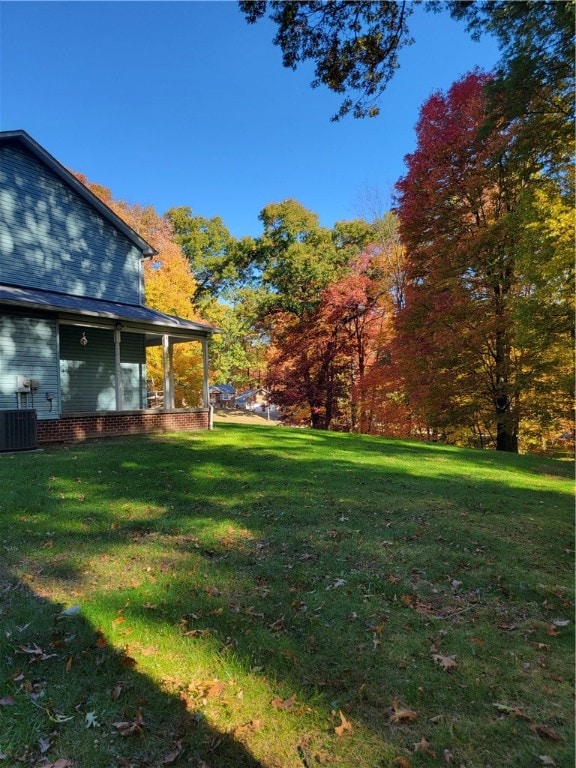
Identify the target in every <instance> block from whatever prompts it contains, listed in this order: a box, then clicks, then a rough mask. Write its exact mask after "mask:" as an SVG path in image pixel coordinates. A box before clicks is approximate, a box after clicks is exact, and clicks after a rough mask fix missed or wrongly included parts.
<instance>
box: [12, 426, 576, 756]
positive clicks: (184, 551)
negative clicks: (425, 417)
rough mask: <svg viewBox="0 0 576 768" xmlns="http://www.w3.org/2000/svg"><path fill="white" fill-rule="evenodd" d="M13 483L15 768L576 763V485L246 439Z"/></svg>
mask: <svg viewBox="0 0 576 768" xmlns="http://www.w3.org/2000/svg"><path fill="white" fill-rule="evenodd" d="M0 483H1V484H2V490H3V494H2V497H1V498H0V515H1V519H2V529H1V532H0V545H1V546H2V547H3V563H2V566H1V569H2V570H1V571H0V574H2V579H3V581H2V584H3V585H4V586H3V587H2V585H1V584H0V600H1V601H2V602H1V603H0V608H1V610H2V615H1V617H0V618H1V621H2V626H3V628H4V634H3V635H2V636H1V637H0V681H1V683H2V684H3V686H4V689H5V690H6V696H7V697H8V698H7V699H6V703H5V704H4V705H0V754H4V756H5V758H4V759H5V761H8V762H7V763H5V764H8V765H11V764H14V765H19V764H26V762H27V763H28V764H32V765H38V766H40V765H42V763H43V762H44V763H45V762H47V761H48V762H49V761H52V762H55V761H56V759H57V758H58V757H60V758H62V759H68V760H72V761H74V765H75V766H76V768H108V766H116V765H118V766H127V765H134V766H141V765H142V766H144V765H146V766H161V765H167V764H173V765H176V766H179V765H196V766H199V765H202V761H203V762H204V764H205V765H208V766H210V768H226V767H227V766H231V767H232V766H239V767H240V766H258V765H259V766H264V767H265V768H280V766H282V767H283V768H302V766H304V768H310V767H311V766H314V765H334V766H339V768H353V767H354V768H356V767H359V768H378V766H380V767H383V766H391V767H392V766H396V765H404V766H406V765H408V766H412V767H413V768H417V767H418V766H427V765H430V766H432V765H439V764H442V762H444V764H447V763H448V762H450V761H451V764H452V765H457V766H460V765H465V766H466V768H476V767H478V768H481V767H482V768H485V766H486V765H506V766H516V767H517V768H525V766H529V765H539V764H540V763H539V761H540V756H541V755H546V756H547V757H549V758H550V760H554V761H555V763H556V765H557V766H563V765H569V764H571V763H572V762H573V749H572V722H573V709H572V682H573V677H572V668H573V667H572V660H573V653H572V650H573V645H572V644H573V621H572V618H573V602H572V600H573V594H572V589H573V578H572V577H573V569H572V560H573V525H572V523H573V514H572V496H573V482H572V467H571V466H570V464H569V463H567V462H559V461H552V460H548V459H542V458H536V457H523V456H507V455H502V454H495V453H488V452H480V451H465V450H459V449H456V448H451V447H446V446H441V445H426V444H419V443H413V442H405V441H391V440H380V439H375V438H370V437H361V436H353V435H338V434H324V433H320V432H312V431H307V430H290V429H281V428H277V427H274V428H268V427H252V426H247V427H238V426H228V425H227V426H225V427H217V429H216V430H214V432H212V433H202V434H200V433H199V434H194V435H182V436H173V437H157V438H146V439H144V438H142V439H126V440H118V441H107V442H102V443H92V444H86V445H82V446H73V447H67V448H54V449H48V450H46V451H43V452H38V453H28V454H13V455H2V456H0ZM76 606H77V607H78V608H79V612H78V613H77V614H75V615H73V616H71V617H61V618H58V614H59V613H60V611H61V610H62V609H63V608H71V607H72V608H74V607H76ZM35 647H36V648H39V649H41V651H42V654H43V655H45V656H46V658H42V657H41V656H40V654H39V653H38V652H34V648H35ZM22 648H26V649H28V650H25V651H23V650H22ZM37 686H40V688H38V687H37ZM116 694H117V695H116ZM1 698H2V694H0V699H1ZM399 713H400V714H399ZM402 713H405V714H402ZM406 713H407V714H406ZM90 717H92V718H96V721H97V723H98V724H97V726H94V725H90V723H91V720H90ZM87 718H88V719H87ZM343 718H344V719H343ZM122 722H128V723H132V724H134V730H133V732H130V733H128V734H127V735H125V736H122V735H121V732H120V730H119V728H118V726H117V724H118V723H122ZM115 724H116V725H115ZM337 729H339V730H337ZM39 745H44V747H45V750H44V752H42V751H41V746H39ZM46 745H47V746H46ZM167 760H169V762H166V761H167ZM10 761H12V763H11V762H10Z"/></svg>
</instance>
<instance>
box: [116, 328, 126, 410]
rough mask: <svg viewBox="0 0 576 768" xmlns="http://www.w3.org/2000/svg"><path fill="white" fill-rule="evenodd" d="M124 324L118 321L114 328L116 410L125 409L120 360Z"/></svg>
mask: <svg viewBox="0 0 576 768" xmlns="http://www.w3.org/2000/svg"><path fill="white" fill-rule="evenodd" d="M121 334H122V324H121V323H116V328H115V329H114V390H115V393H116V410H117V411H122V410H124V388H123V386H122V363H121V360H120V342H121V341H122V338H121Z"/></svg>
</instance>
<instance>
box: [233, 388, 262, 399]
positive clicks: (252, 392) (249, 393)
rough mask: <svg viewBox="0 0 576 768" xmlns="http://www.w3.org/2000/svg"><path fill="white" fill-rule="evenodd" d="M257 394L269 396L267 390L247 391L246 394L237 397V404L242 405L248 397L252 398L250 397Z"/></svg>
mask: <svg viewBox="0 0 576 768" xmlns="http://www.w3.org/2000/svg"><path fill="white" fill-rule="evenodd" d="M258 392H263V393H264V394H266V395H267V394H269V392H268V390H267V389H264V388H263V387H258V388H257V389H249V390H248V391H247V392H242V394H241V395H238V397H237V398H236V402H237V403H243V402H245V401H246V400H247V399H248V398H249V397H252V395H256V394H257V393H258Z"/></svg>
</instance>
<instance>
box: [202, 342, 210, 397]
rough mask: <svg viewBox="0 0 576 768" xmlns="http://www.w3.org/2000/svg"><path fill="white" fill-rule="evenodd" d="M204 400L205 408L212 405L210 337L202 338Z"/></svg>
mask: <svg viewBox="0 0 576 768" xmlns="http://www.w3.org/2000/svg"><path fill="white" fill-rule="evenodd" d="M202 368H203V378H202V402H203V404H204V408H209V407H210V388H209V383H208V339H202Z"/></svg>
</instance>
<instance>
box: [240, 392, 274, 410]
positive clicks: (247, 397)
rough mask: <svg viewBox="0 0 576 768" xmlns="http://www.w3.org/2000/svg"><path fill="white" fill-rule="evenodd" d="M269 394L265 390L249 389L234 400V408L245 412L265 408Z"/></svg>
mask: <svg viewBox="0 0 576 768" xmlns="http://www.w3.org/2000/svg"><path fill="white" fill-rule="evenodd" d="M269 397H270V393H269V392H268V390H267V389H262V388H259V389H249V390H248V391H247V392H243V393H242V394H241V395H238V397H237V398H236V406H237V407H238V408H243V409H244V410H247V411H253V410H256V409H258V408H261V409H262V410H263V409H264V408H266V405H267V404H268V399H269Z"/></svg>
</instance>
